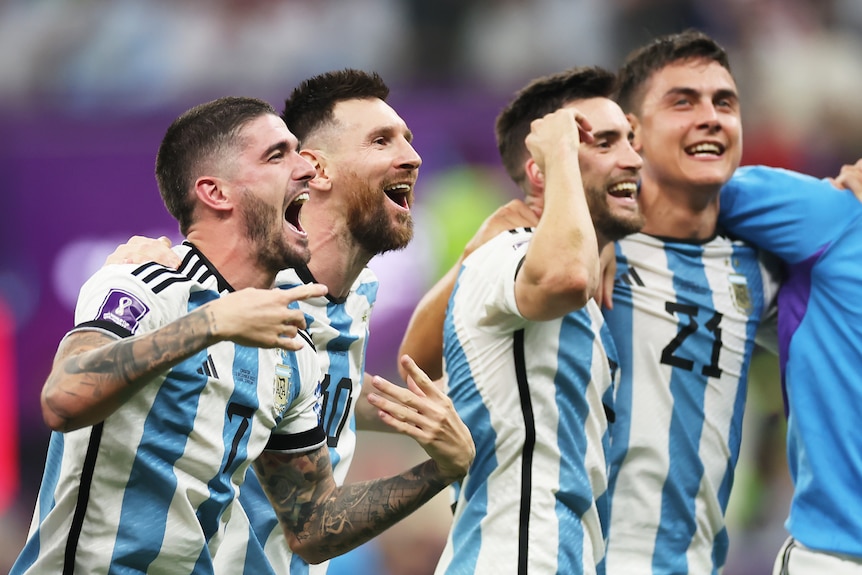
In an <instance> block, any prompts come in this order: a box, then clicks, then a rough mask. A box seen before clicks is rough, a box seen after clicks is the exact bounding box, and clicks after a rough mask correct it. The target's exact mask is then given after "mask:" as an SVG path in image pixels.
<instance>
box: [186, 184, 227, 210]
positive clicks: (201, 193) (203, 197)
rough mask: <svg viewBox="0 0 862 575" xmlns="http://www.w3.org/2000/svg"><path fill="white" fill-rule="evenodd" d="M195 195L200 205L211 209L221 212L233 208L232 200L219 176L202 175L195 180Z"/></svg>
mask: <svg viewBox="0 0 862 575" xmlns="http://www.w3.org/2000/svg"><path fill="white" fill-rule="evenodd" d="M195 196H196V197H197V199H198V201H199V202H200V203H201V204H202V205H204V206H206V207H208V208H210V209H212V210H215V211H219V212H222V211H229V210H231V209H233V200H232V199H231V197H230V193H229V190H228V189H227V186H226V184H225V182H224V180H222V179H221V178H218V177H215V176H202V177H200V178H198V179H197V180H195Z"/></svg>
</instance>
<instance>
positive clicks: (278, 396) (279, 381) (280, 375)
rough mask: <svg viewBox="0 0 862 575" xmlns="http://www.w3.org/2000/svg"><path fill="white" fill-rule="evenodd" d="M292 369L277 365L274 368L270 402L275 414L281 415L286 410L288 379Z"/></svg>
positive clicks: (291, 374) (288, 393)
mask: <svg viewBox="0 0 862 575" xmlns="http://www.w3.org/2000/svg"><path fill="white" fill-rule="evenodd" d="M292 376H293V369H291V367H290V366H289V365H284V364H283V363H279V364H278V365H276V366H275V382H274V384H273V390H272V401H273V403H274V404H275V409H276V411H277V412H279V413H281V412H283V411H284V410H285V409H286V408H287V398H288V397H289V396H290V378H291V377H292Z"/></svg>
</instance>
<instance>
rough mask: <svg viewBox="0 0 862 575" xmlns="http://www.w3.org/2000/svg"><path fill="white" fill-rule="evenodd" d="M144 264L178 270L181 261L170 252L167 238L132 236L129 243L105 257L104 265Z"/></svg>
mask: <svg viewBox="0 0 862 575" xmlns="http://www.w3.org/2000/svg"><path fill="white" fill-rule="evenodd" d="M146 262H157V263H159V264H161V265H163V266H165V267H169V268H178V267H179V266H180V264H181V263H182V260H180V258H179V256H177V254H175V253H174V252H173V250H171V240H170V239H169V238H168V237H167V236H161V237H159V238H158V239H153V238H148V237H146V236H132V237H131V238H129V241H127V242H126V243H125V244H123V245H121V246H118V247H117V249H116V250H114V252H113V253H111V254H110V255H109V256H108V257H107V259H106V260H105V265H109V264H142V263H146Z"/></svg>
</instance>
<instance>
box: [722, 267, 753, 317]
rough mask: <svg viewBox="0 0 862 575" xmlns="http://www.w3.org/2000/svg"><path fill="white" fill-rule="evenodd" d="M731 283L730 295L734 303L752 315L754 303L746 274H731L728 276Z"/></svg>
mask: <svg viewBox="0 0 862 575" xmlns="http://www.w3.org/2000/svg"><path fill="white" fill-rule="evenodd" d="M728 280H729V281H728V283H729V284H730V297H731V299H732V300H733V305H734V307H736V309H738V310H739V311H740V312H742V313H744V314H745V315H751V311H752V304H751V294H749V292H748V280H746V279H745V276H744V275H740V274H730V276H728Z"/></svg>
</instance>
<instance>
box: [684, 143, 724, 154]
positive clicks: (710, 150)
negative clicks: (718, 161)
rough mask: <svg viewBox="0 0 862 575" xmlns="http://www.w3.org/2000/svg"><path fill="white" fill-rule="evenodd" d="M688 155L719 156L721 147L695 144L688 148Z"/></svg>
mask: <svg viewBox="0 0 862 575" xmlns="http://www.w3.org/2000/svg"><path fill="white" fill-rule="evenodd" d="M687 151H688V153H689V154H715V155H718V154H721V147H720V146H719V145H718V144H710V143H703V144H697V145H695V146H692V147H690V148H688V150H687Z"/></svg>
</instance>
